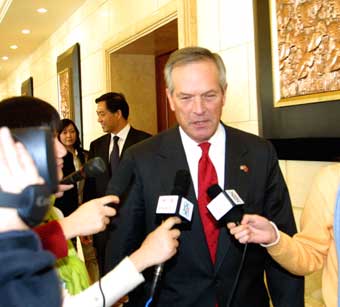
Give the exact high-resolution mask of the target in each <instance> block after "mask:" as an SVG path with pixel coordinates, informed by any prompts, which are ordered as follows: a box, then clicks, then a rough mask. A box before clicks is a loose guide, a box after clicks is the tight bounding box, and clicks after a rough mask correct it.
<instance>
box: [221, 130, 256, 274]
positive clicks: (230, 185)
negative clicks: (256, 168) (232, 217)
mask: <svg viewBox="0 0 340 307" xmlns="http://www.w3.org/2000/svg"><path fill="white" fill-rule="evenodd" d="M225 129H226V160H225V177H224V178H225V180H224V189H225V190H226V189H234V190H235V191H236V192H237V193H238V194H239V195H240V197H241V198H242V200H243V201H246V199H247V193H248V190H249V189H248V187H249V179H250V178H249V175H248V172H247V167H248V149H247V147H245V145H244V144H243V143H242V142H240V137H241V136H240V135H239V133H238V131H237V130H235V129H233V128H231V127H227V126H225ZM230 238H231V237H230V235H229V231H228V230H227V228H226V227H222V228H221V232H220V236H219V241H218V247H217V258H216V265H215V270H216V271H217V270H218V269H219V268H220V266H221V264H222V263H223V261H224V258H225V257H226V255H227V253H228V250H229V248H230V244H231V241H230Z"/></svg>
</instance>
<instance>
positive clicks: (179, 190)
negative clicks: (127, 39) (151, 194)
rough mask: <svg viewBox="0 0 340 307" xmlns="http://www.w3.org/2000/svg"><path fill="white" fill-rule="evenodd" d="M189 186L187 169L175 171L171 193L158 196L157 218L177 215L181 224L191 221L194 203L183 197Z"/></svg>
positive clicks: (162, 218) (163, 218)
mask: <svg viewBox="0 0 340 307" xmlns="http://www.w3.org/2000/svg"><path fill="white" fill-rule="evenodd" d="M189 186H190V173H189V172H188V171H187V170H179V171H177V172H176V176H175V181H174V187H173V189H172V191H171V195H163V196H160V197H159V198H158V203H157V208H156V216H157V217H158V220H159V219H160V220H165V219H166V218H168V217H170V216H178V217H179V218H180V219H181V220H182V223H183V224H185V223H190V222H191V219H192V213H193V208H194V205H193V204H192V203H191V202H189V201H188V200H187V199H186V198H185V196H186V195H187V194H188V190H189Z"/></svg>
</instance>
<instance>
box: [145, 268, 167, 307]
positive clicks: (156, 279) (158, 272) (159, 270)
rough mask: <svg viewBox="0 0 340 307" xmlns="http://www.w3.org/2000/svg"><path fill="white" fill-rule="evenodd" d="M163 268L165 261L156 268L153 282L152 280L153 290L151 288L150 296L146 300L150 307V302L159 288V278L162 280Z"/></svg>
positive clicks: (146, 304) (147, 305) (147, 306)
mask: <svg viewBox="0 0 340 307" xmlns="http://www.w3.org/2000/svg"><path fill="white" fill-rule="evenodd" d="M163 268H164V263H161V264H159V265H157V266H156V269H155V271H154V278H153V282H152V285H151V290H150V297H149V299H148V300H147V301H146V303H145V307H149V306H150V304H151V303H152V301H153V299H154V297H155V294H156V290H157V288H158V284H159V280H160V278H161V275H162V272H163Z"/></svg>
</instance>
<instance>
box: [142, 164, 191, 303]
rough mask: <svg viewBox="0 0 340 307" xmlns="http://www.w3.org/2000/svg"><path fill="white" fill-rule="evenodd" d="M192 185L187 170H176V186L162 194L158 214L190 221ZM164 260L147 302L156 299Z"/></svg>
mask: <svg viewBox="0 0 340 307" xmlns="http://www.w3.org/2000/svg"><path fill="white" fill-rule="evenodd" d="M189 186H190V173H189V172H188V171H187V170H178V171H177V172H176V176H175V181H174V187H173V189H172V191H171V195H164V196H160V197H159V199H158V203H157V209H156V215H157V216H158V217H159V218H161V219H162V220H164V219H165V218H166V217H171V216H176V217H177V218H179V219H180V220H181V221H182V222H183V223H190V222H191V219H192V213H193V208H194V205H193V204H192V203H191V202H189V201H188V200H187V199H186V198H185V196H186V195H187V194H188V190H189ZM163 268H164V262H162V263H160V264H158V265H157V266H156V267H155V270H154V278H153V280H152V284H151V291H150V298H149V300H148V302H147V304H146V306H149V304H150V303H151V302H152V300H153V299H154V296H155V295H156V292H157V289H158V287H159V282H160V280H161V276H162V272H163Z"/></svg>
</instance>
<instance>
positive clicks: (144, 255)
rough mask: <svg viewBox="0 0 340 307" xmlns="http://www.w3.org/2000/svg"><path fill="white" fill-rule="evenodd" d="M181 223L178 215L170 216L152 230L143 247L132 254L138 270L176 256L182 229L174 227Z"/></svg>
mask: <svg viewBox="0 0 340 307" xmlns="http://www.w3.org/2000/svg"><path fill="white" fill-rule="evenodd" d="M179 223H181V219H180V218H178V217H170V218H168V219H167V220H166V221H164V222H163V223H162V225H160V226H159V227H157V228H156V229H155V230H154V231H153V232H151V233H150V234H149V235H148V236H147V237H146V239H145V240H144V241H143V243H142V245H141V247H140V248H139V249H138V250H136V251H135V252H134V253H132V255H131V256H130V260H131V261H132V262H133V264H134V265H135V267H136V269H137V270H138V272H141V271H143V270H144V269H146V268H147V267H150V266H152V265H155V264H160V263H162V262H165V261H166V260H168V259H170V258H171V257H172V256H174V255H175V254H176V252H177V247H178V245H179V242H178V238H179V236H180V234H181V233H180V231H179V230H178V229H172V227H173V226H174V225H175V224H179Z"/></svg>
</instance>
